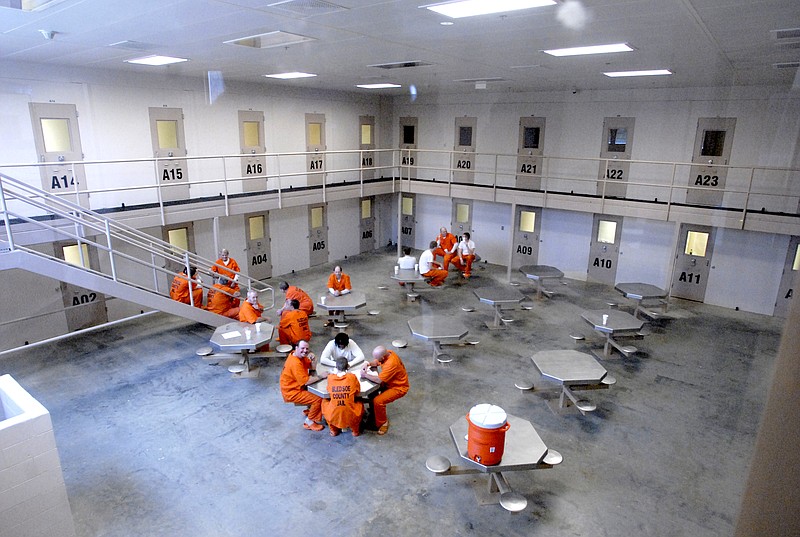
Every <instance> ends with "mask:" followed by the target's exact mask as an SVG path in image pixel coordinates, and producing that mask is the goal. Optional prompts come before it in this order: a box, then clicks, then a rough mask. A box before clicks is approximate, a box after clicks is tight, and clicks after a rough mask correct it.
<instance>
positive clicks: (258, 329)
mask: <svg viewBox="0 0 800 537" xmlns="http://www.w3.org/2000/svg"><path fill="white" fill-rule="evenodd" d="M256 332H261V323H256Z"/></svg>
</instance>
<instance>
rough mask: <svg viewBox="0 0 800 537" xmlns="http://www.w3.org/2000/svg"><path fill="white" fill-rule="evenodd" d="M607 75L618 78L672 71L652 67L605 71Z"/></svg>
mask: <svg viewBox="0 0 800 537" xmlns="http://www.w3.org/2000/svg"><path fill="white" fill-rule="evenodd" d="M603 74H604V75H606V76H610V77H611V78H616V77H620V76H659V75H671V74H672V71H670V70H669V69H650V70H649V71H613V72H610V73H603Z"/></svg>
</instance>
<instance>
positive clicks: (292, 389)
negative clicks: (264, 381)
mask: <svg viewBox="0 0 800 537" xmlns="http://www.w3.org/2000/svg"><path fill="white" fill-rule="evenodd" d="M310 367H311V359H310V358H300V357H298V356H295V355H294V352H291V353H289V356H288V357H287V358H286V363H285V364H284V365H283V371H281V380H280V385H281V395H283V400H284V401H285V402H287V403H298V404H301V405H308V406H309V409H308V419H310V420H312V421H315V422H318V421H321V420H322V398H321V397H319V396H318V395H314V394H313V393H311V392H309V391H308V390H306V382H308V370H309V368H310Z"/></svg>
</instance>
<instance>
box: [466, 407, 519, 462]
mask: <svg viewBox="0 0 800 537" xmlns="http://www.w3.org/2000/svg"><path fill="white" fill-rule="evenodd" d="M467 423H468V424H469V430H468V432H467V455H469V458H470V459H472V460H473V461H475V462H479V463H481V464H485V465H486V466H493V465H495V464H499V463H500V460H501V459H502V458H503V449H504V448H505V444H506V431H507V430H508V428H509V427H510V426H511V425H510V424H509V423H508V421H507V417H506V412H505V410H503V409H502V408H500V407H499V406H496V405H490V404H488V403H482V404H480V405H475V406H474V407H472V408H471V409H470V411H469V413H468V414H467Z"/></svg>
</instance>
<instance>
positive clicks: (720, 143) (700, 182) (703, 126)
mask: <svg viewBox="0 0 800 537" xmlns="http://www.w3.org/2000/svg"><path fill="white" fill-rule="evenodd" d="M735 128H736V118H732V117H701V118H699V119H698V120H697V134H696V135H695V141H694V152H693V153H692V162H694V163H696V164H697V166H692V167H691V172H690V174H689V190H688V191H687V192H686V203H689V204H691V205H707V206H711V207H719V206H721V205H722V197H723V194H724V191H725V179H726V178H727V176H728V168H725V167H723V166H724V165H727V164H728V163H729V162H730V158H731V147H732V146H733V131H734V129H735Z"/></svg>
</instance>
